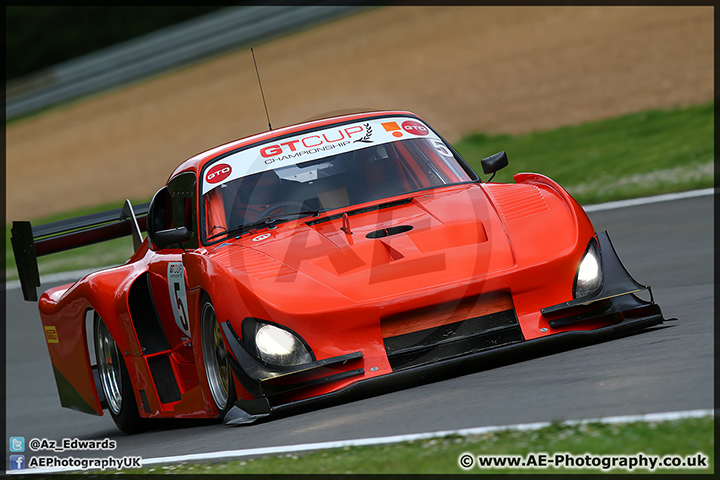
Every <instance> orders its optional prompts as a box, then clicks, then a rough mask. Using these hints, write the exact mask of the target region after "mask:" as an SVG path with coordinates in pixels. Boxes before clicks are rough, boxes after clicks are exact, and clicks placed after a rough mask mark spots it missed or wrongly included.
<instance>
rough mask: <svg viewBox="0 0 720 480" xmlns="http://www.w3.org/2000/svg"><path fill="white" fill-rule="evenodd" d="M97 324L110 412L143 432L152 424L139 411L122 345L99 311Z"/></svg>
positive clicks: (121, 424) (124, 426) (123, 425)
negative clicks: (116, 340)
mask: <svg viewBox="0 0 720 480" xmlns="http://www.w3.org/2000/svg"><path fill="white" fill-rule="evenodd" d="M93 324H94V325H93V327H94V328H93V337H94V340H95V358H96V359H97V365H98V374H99V376H100V384H101V386H102V390H103V393H104V394H105V399H106V401H107V405H108V410H109V411H110V416H111V417H112V419H113V421H114V422H115V425H117V427H118V428H119V429H120V430H122V431H123V432H125V433H138V432H142V431H144V430H146V429H147V428H148V420H147V419H144V418H141V417H140V413H139V412H138V406H137V402H136V401H135V394H134V392H133V386H132V383H131V382H130V375H129V374H128V371H127V367H126V366H125V361H124V360H123V357H122V355H121V354H120V349H119V348H118V346H117V343H115V340H114V339H113V338H112V335H110V330H108V328H107V326H106V325H105V322H103V319H102V318H100V315H98V314H97V313H95V319H94V322H93Z"/></svg>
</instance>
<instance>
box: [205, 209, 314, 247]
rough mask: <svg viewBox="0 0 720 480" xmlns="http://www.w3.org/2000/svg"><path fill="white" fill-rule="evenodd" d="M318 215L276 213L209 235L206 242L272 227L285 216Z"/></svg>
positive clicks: (308, 213) (312, 213) (305, 211)
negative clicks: (256, 228) (224, 236)
mask: <svg viewBox="0 0 720 480" xmlns="http://www.w3.org/2000/svg"><path fill="white" fill-rule="evenodd" d="M319 214H320V210H300V211H299V212H286V213H278V214H277V215H269V216H267V217H264V218H261V219H260V220H255V221H254V222H250V223H243V224H242V225H238V226H236V227H232V228H230V229H229V230H226V231H224V232H220V233H216V234H215V235H211V236H209V237H207V239H208V240H212V239H214V238H217V237H220V236H222V235H230V234H232V233H238V232H239V233H243V232H244V231H247V230H252V229H253V228H255V227H261V226H263V225H272V224H273V223H275V221H276V220H278V219H280V218H283V217H287V216H294V215H298V216H302V215H312V216H314V217H316V216H318V215H319Z"/></svg>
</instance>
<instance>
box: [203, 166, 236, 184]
mask: <svg viewBox="0 0 720 480" xmlns="http://www.w3.org/2000/svg"><path fill="white" fill-rule="evenodd" d="M230 173H232V167H230V165H228V164H227V163H221V164H219V165H215V166H214V167H212V168H211V169H210V170H209V171H208V173H207V176H206V177H205V180H207V182H208V183H219V182H222V181H223V180H225V179H226V178H227V177H228V176H230Z"/></svg>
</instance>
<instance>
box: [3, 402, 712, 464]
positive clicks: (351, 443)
mask: <svg viewBox="0 0 720 480" xmlns="http://www.w3.org/2000/svg"><path fill="white" fill-rule="evenodd" d="M714 414H715V410H713V409H707V410H687V411H683V412H664V413H648V414H642V415H620V416H614V417H600V418H587V419H582V420H567V421H564V422H561V423H560V424H561V425H568V426H572V425H583V424H587V423H605V424H618V423H632V422H664V421H672V420H681V419H685V418H701V417H708V416H713V415H714ZM550 425H552V423H551V422H537V423H520V424H516V425H499V426H488V427H476V428H463V429H460V430H443V431H437V432H427V433H412V434H406V435H393V436H389V437H375V438H358V439H352V440H339V441H335V442H320V443H305V444H300V445H281V446H276V447H262V448H246V449H242V450H224V451H221V452H209V453H192V454H187V455H175V456H171V457H157V458H144V459H143V460H142V462H141V463H142V466H143V467H147V466H149V465H157V464H166V463H167V464H170V463H178V462H202V461H207V460H233V459H238V458H244V457H257V456H262V455H278V454H285V453H299V452H309V451H314V450H328V449H336V448H343V447H360V446H369V445H388V444H392V443H400V442H411V441H414V440H425V439H429V438H442V437H447V436H448V435H459V436H468V435H483V434H486V433H491V432H497V431H521V432H527V431H532V430H539V429H541V428H545V427H549V426H550ZM234 428H237V427H234ZM77 470H79V469H76V468H42V469H41V468H34V469H26V470H8V471H6V472H5V473H8V474H11V473H25V474H30V473H58V472H70V471H77ZM125 472H127V473H132V470H131V469H128V470H125Z"/></svg>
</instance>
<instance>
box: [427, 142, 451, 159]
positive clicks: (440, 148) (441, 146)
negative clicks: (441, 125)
mask: <svg viewBox="0 0 720 480" xmlns="http://www.w3.org/2000/svg"><path fill="white" fill-rule="evenodd" d="M430 141H431V142H432V144H433V146H434V147H435V150H437V151H438V152H439V153H440V155H445V156H446V157H452V156H453V154H452V152H451V151H450V150H449V149H448V148H447V147H446V146H445V144H444V143H443V142H442V140H437V139H433V140H430Z"/></svg>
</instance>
